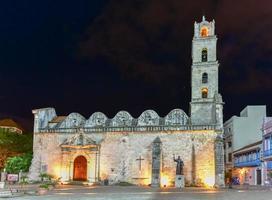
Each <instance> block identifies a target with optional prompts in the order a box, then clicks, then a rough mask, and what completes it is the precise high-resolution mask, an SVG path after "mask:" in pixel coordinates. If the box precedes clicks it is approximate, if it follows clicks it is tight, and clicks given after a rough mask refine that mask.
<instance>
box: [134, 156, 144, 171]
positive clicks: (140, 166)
mask: <svg viewBox="0 0 272 200" xmlns="http://www.w3.org/2000/svg"><path fill="white" fill-rule="evenodd" d="M142 160H144V159H143V158H142V157H141V156H140V157H139V158H137V159H136V161H139V170H140V171H141V170H142Z"/></svg>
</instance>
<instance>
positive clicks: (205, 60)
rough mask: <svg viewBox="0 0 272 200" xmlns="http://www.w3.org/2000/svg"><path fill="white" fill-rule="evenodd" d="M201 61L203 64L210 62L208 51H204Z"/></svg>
mask: <svg viewBox="0 0 272 200" xmlns="http://www.w3.org/2000/svg"><path fill="white" fill-rule="evenodd" d="M201 61H202V62H207V61H208V50H207V49H206V48H204V49H202V52H201Z"/></svg>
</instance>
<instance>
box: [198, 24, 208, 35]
mask: <svg viewBox="0 0 272 200" xmlns="http://www.w3.org/2000/svg"><path fill="white" fill-rule="evenodd" d="M200 33H201V37H207V36H208V34H209V30H208V28H207V27H206V26H203V27H202V28H201V31H200Z"/></svg>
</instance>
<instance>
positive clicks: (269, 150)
mask: <svg viewBox="0 0 272 200" xmlns="http://www.w3.org/2000/svg"><path fill="white" fill-rule="evenodd" d="M270 156H272V149H268V150H266V151H264V152H263V157H264V159H265V158H266V157H270Z"/></svg>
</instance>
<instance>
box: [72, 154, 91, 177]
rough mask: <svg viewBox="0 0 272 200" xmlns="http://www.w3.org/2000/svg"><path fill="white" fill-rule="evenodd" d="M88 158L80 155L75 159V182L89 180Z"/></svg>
mask: <svg viewBox="0 0 272 200" xmlns="http://www.w3.org/2000/svg"><path fill="white" fill-rule="evenodd" d="M87 166H88V161H87V158H86V157H85V156H83V155H78V156H77V157H76V158H75V159H74V169H73V180H75V181H86V180H87Z"/></svg>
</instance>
